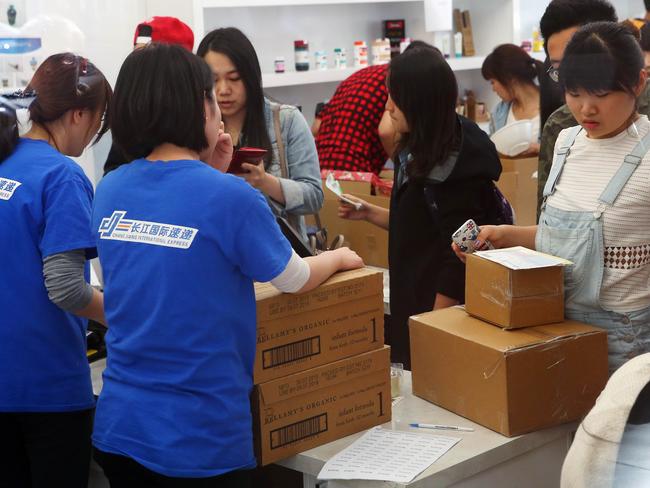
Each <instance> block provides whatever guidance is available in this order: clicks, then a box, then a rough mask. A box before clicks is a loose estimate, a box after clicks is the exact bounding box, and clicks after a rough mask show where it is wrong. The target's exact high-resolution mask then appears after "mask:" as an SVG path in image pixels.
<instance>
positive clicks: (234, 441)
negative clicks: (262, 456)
mask: <svg viewBox="0 0 650 488" xmlns="http://www.w3.org/2000/svg"><path fill="white" fill-rule="evenodd" d="M111 113H112V114H114V115H115V117H114V118H113V119H112V121H111V130H112V135H113V138H114V140H115V141H116V142H117V143H118V144H119V146H120V147H121V148H122V149H123V150H124V151H125V152H126V153H127V154H128V155H129V156H130V157H133V158H134V159H135V160H134V161H133V162H132V163H130V164H128V165H124V166H121V167H120V168H118V169H116V170H115V171H113V172H111V173H110V174H109V175H107V176H106V177H105V178H104V179H103V180H102V182H101V183H100V184H99V187H98V188H97V195H96V198H95V206H94V210H93V229H94V230H95V232H96V237H97V246H98V252H99V258H100V260H101V263H102V269H103V273H104V293H105V310H106V318H107V320H108V322H109V323H110V324H111V327H110V329H109V331H108V334H107V335H106V345H107V349H108V363H107V368H106V370H105V372H104V376H103V379H104V385H103V390H102V392H101V395H100V397H99V401H98V405H97V413H96V416H95V428H94V433H93V443H94V445H95V447H96V451H95V458H96V459H97V461H98V462H99V464H100V465H101V466H102V467H103V469H104V472H105V473H106V475H107V477H108V478H109V480H110V483H111V487H112V488H119V487H125V486H182V487H188V486H219V487H221V486H236V487H238V488H239V487H243V486H247V483H249V482H250V480H248V470H249V468H253V467H254V466H255V457H254V455H253V439H252V416H251V411H250V404H249V395H250V393H251V389H252V386H253V362H254V354H255V343H256V318H255V294H254V289H253V280H257V281H271V282H272V283H273V284H274V285H275V286H276V287H278V288H279V289H280V290H282V291H285V292H298V291H306V290H309V289H312V288H314V287H316V286H317V285H319V284H320V283H321V282H322V281H324V280H325V279H326V278H328V277H329V276H330V275H331V274H332V273H334V272H335V271H338V270H343V269H352V268H357V267H360V266H362V264H363V263H362V261H361V259H360V258H359V257H358V256H357V255H356V254H354V253H353V252H352V251H350V250H349V249H347V248H342V249H338V250H336V251H330V252H326V253H323V254H320V255H319V256H317V257H313V258H307V259H302V258H300V257H298V255H297V254H296V253H295V252H294V251H293V250H292V249H291V247H290V245H289V243H288V242H287V240H286V239H285V238H284V236H283V235H282V233H281V231H280V229H279V227H278V225H277V223H276V221H275V218H274V216H273V214H272V213H271V210H270V209H269V206H268V205H267V203H266V200H265V199H264V196H263V195H262V194H261V193H260V192H259V191H258V190H256V189H254V188H253V187H252V186H250V185H249V184H248V183H246V181H244V180H243V179H241V178H238V177H236V176H233V175H229V174H224V173H222V172H220V171H218V170H217V169H215V168H214V167H211V166H210V165H209V164H206V163H204V162H203V161H209V162H210V164H212V165H214V166H216V167H220V166H222V165H223V164H225V165H226V166H227V164H228V162H229V161H230V159H231V157H232V140H231V138H230V136H229V135H228V134H227V133H225V132H224V131H223V125H222V123H221V113H220V111H219V107H218V106H217V103H216V101H215V93H214V83H213V78H212V73H211V72H210V69H209V68H208V66H207V64H205V62H204V61H203V60H202V59H200V58H199V57H197V56H194V55H192V54H191V53H188V52H187V51H186V50H184V49H183V48H181V47H178V46H172V45H164V44H153V45H151V46H147V47H145V48H143V49H139V50H137V51H135V52H133V53H131V54H130V55H129V56H128V57H127V58H126V60H125V61H124V64H123V65H122V68H121V70H120V73H119V76H118V79H117V83H116V86H115V96H114V98H113V102H112V105H111Z"/></svg>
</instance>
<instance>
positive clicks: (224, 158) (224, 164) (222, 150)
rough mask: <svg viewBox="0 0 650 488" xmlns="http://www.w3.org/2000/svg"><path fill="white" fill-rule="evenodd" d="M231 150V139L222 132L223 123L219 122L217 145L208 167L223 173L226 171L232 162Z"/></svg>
mask: <svg viewBox="0 0 650 488" xmlns="http://www.w3.org/2000/svg"><path fill="white" fill-rule="evenodd" d="M233 150H234V148H233V144H232V137H230V134H228V133H227V132H226V131H225V130H224V125H223V122H221V126H220V127H219V134H218V136H217V144H216V146H215V147H214V151H213V153H212V158H210V161H209V164H210V166H212V167H213V168H215V169H218V170H219V171H222V172H223V173H225V172H226V171H228V166H230V161H232V153H233Z"/></svg>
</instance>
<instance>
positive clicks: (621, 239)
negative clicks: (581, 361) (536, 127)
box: [479, 22, 650, 372]
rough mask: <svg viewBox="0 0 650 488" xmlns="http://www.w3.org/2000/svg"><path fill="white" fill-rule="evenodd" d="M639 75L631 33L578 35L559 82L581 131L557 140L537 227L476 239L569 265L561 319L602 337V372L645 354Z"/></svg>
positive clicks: (648, 239) (649, 291) (649, 132)
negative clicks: (605, 363)
mask: <svg viewBox="0 0 650 488" xmlns="http://www.w3.org/2000/svg"><path fill="white" fill-rule="evenodd" d="M643 68H644V64H643V54H642V52H641V49H640V47H639V45H638V32H632V31H631V30H630V29H629V27H626V26H623V25H621V24H616V23H612V22H598V23H593V24H588V25H586V26H584V27H582V28H581V29H580V30H578V31H577V32H576V34H575V35H574V36H573V38H572V40H571V42H570V43H569V45H568V46H567V49H566V52H565V55H564V58H563V61H562V64H561V66H560V78H561V79H560V82H561V83H562V84H563V88H564V89H565V92H566V102H567V105H568V107H569V109H570V110H571V112H572V114H573V116H574V117H575V118H576V120H577V121H578V122H579V124H580V125H579V126H576V127H572V128H569V129H566V130H564V131H563V132H562V133H561V134H560V136H559V137H558V142H557V143H556V146H555V158H554V161H553V167H552V169H551V173H550V176H549V179H548V181H547V183H546V186H545V188H544V201H543V204H542V213H541V216H540V220H539V224H538V225H537V226H531V227H514V226H496V227H494V226H493V227H487V226H484V227H483V228H482V231H481V233H480V235H479V241H481V243H482V245H483V246H485V242H486V241H489V242H491V243H492V244H493V245H494V246H495V247H510V246H515V245H523V246H526V247H529V248H531V249H537V250H538V251H541V252H545V253H548V254H553V255H556V256H560V257H563V258H566V259H569V260H570V261H572V262H573V265H572V266H569V267H567V268H565V310H566V312H565V313H566V317H567V318H568V319H572V320H578V321H581V322H585V323H588V324H593V325H595V326H598V327H602V328H604V329H606V330H607V332H608V342H609V366H610V372H611V371H614V370H615V369H617V368H618V367H619V366H621V365H622V364H623V363H625V362H626V361H628V360H629V359H631V358H632V357H634V356H636V355H638V354H641V353H645V352H648V351H650V287H649V286H648V284H649V283H648V281H649V279H650V185H648V180H649V179H650V156H649V157H646V154H647V152H648V150H649V149H650V122H649V121H648V118H647V117H645V116H639V115H638V113H637V111H636V97H637V96H638V95H639V93H641V91H642V90H643V89H644V87H645V82H646V73H645V71H644V69H643ZM646 221H647V222H646Z"/></svg>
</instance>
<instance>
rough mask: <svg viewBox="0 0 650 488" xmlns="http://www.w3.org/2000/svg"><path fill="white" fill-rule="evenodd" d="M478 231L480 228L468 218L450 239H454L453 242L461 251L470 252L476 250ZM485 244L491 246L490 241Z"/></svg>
mask: <svg viewBox="0 0 650 488" xmlns="http://www.w3.org/2000/svg"><path fill="white" fill-rule="evenodd" d="M480 232H481V228H480V227H479V226H478V225H476V222H474V221H473V220H472V219H469V220H468V221H467V222H465V223H464V224H463V225H461V226H460V227H459V228H458V230H457V231H456V232H454V233H453V234H452V235H451V240H452V241H454V243H455V244H456V245H457V246H458V248H459V249H460V250H461V251H462V252H464V253H467V254H472V253H473V252H475V251H477V250H478V249H477V247H476V245H475V243H476V239H477V238H478V235H479V233H480ZM486 244H487V245H488V247H489V248H492V246H491V245H490V243H486ZM492 249H493V248H492Z"/></svg>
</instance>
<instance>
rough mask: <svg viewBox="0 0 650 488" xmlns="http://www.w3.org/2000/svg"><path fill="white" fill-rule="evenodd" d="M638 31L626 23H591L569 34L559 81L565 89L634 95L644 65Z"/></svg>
mask: <svg viewBox="0 0 650 488" xmlns="http://www.w3.org/2000/svg"><path fill="white" fill-rule="evenodd" d="M638 32H639V31H638V30H636V29H635V28H630V25H629V24H623V23H621V24H619V23H616V22H594V23H591V24H587V25H585V26H583V27H581V28H580V29H579V30H578V31H577V32H576V33H575V34H574V35H573V37H572V39H571V41H570V42H569V44H568V46H567V48H566V50H565V52H564V58H563V59H562V63H561V64H560V83H561V84H562V86H563V88H564V89H565V90H567V91H574V90H577V89H583V90H586V91H588V92H590V93H603V92H609V91H623V92H626V93H629V94H631V95H634V96H636V94H635V89H636V88H637V86H638V84H639V73H640V71H641V70H642V69H643V68H644V59H643V52H642V51H641V46H640V45H639V42H638Z"/></svg>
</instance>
